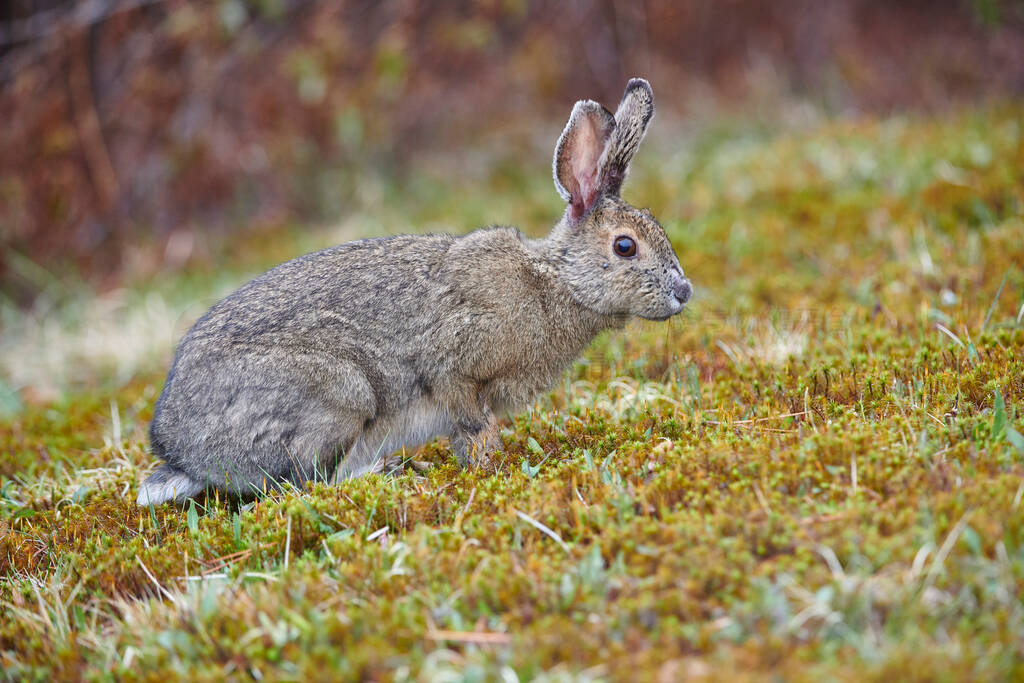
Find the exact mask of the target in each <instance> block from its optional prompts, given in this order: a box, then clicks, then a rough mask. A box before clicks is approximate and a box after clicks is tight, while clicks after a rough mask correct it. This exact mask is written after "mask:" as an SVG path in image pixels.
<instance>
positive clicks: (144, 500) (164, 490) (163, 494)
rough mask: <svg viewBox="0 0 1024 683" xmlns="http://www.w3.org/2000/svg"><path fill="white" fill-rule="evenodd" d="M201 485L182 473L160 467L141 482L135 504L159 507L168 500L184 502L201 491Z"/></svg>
mask: <svg viewBox="0 0 1024 683" xmlns="http://www.w3.org/2000/svg"><path fill="white" fill-rule="evenodd" d="M203 488H204V487H203V485H202V484H199V483H198V482H196V481H193V480H192V479H191V478H190V477H189V476H188V475H187V474H185V473H184V472H179V471H177V470H172V469H170V468H169V467H167V466H166V465H162V466H161V467H159V468H157V470H156V471H155V472H154V473H153V474H151V475H150V476H149V478H148V479H146V481H144V482H142V487H141V488H140V489H139V497H138V498H137V499H136V502H137V503H138V504H139V505H142V506H148V505H160V504H161V503H166V502H167V501H169V500H184V499H186V498H191V497H192V496H196V495H198V494H200V493H202V491H203Z"/></svg>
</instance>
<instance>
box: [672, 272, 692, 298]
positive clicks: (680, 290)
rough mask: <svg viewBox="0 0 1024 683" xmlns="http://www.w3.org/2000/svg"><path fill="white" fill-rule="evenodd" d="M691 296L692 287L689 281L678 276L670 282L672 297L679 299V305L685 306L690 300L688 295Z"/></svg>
mask: <svg viewBox="0 0 1024 683" xmlns="http://www.w3.org/2000/svg"><path fill="white" fill-rule="evenodd" d="M691 294H693V286H692V285H691V284H690V281H689V280H687V279H686V278H685V277H683V276H682V275H679V276H677V277H675V278H673V280H672V295H673V296H674V297H675V298H677V299H679V303H683V304H685V303H686V302H687V301H689V300H690V295H691Z"/></svg>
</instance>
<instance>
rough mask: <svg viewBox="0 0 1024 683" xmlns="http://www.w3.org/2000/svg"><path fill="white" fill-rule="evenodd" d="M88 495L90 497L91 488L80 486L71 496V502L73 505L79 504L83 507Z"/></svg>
mask: <svg viewBox="0 0 1024 683" xmlns="http://www.w3.org/2000/svg"><path fill="white" fill-rule="evenodd" d="M88 495H89V487H88V486H79V487H78V490H77V491H75V492H74V493H73V494H72V495H71V501H72V502H73V503H77V504H78V505H81V504H82V502H83V501H84V500H85V497H86V496H88Z"/></svg>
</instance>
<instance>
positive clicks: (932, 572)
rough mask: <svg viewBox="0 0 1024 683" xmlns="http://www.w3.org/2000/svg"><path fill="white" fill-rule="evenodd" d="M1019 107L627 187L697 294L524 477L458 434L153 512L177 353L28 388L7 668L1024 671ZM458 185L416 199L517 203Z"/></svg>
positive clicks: (841, 134)
mask: <svg viewBox="0 0 1024 683" xmlns="http://www.w3.org/2000/svg"><path fill="white" fill-rule="evenodd" d="M1022 113H1024V111H1022V110H1021V108H1020V106H1019V105H1004V106H999V107H994V108H990V109H987V110H983V111H978V112H965V113H961V114H958V115H951V116H948V117H945V118H939V119H930V120H926V119H913V120H911V119H900V118H893V119H887V120H881V121H872V120H865V121H858V122H830V123H825V124H823V125H821V126H820V127H817V128H814V129H811V130H807V131H802V132H799V133H792V134H780V135H778V136H776V137H774V138H772V137H765V136H764V135H762V134H759V135H757V136H752V137H742V136H739V137H737V138H735V139H729V140H726V139H722V138H721V137H714V136H710V135H709V137H708V139H707V140H706V141H703V142H702V143H700V144H698V145H696V146H695V148H694V158H693V160H692V163H691V164H690V167H689V168H686V169H680V168H679V167H678V164H677V163H676V162H675V161H670V160H666V159H659V158H658V157H657V156H656V154H655V153H654V152H653V151H652V152H651V157H650V158H648V159H646V161H647V165H646V166H644V167H641V168H639V169H637V171H636V173H635V180H634V182H633V183H632V185H630V186H629V188H627V196H628V198H630V199H631V200H632V201H634V202H635V203H637V204H639V205H650V206H652V208H654V209H655V211H656V213H658V214H659V215H660V216H661V217H662V219H663V220H664V222H665V225H666V227H667V229H668V230H669V233H670V236H671V238H672V239H673V241H674V243H675V245H676V247H677V251H678V253H679V255H680V260H681V262H682V263H683V265H684V267H685V268H686V270H687V273H688V274H689V275H690V276H691V278H692V279H693V280H694V281H695V283H696V286H697V292H698V294H697V297H696V299H695V301H694V302H693V304H692V306H691V308H690V310H689V312H688V313H687V314H686V316H685V319H683V320H674V321H672V322H669V323H666V324H661V325H656V324H647V323H636V324H633V325H631V326H630V327H628V328H627V329H626V330H625V331H623V332H620V333H614V334H608V335H605V336H603V337H602V338H600V339H599V340H598V342H597V343H596V344H595V345H594V346H593V347H592V348H591V349H590V350H589V351H588V352H587V354H586V356H585V358H584V359H583V360H582V361H581V362H580V363H579V364H577V365H576V367H574V368H573V370H572V371H571V372H570V373H569V375H568V376H567V377H566V379H565V382H564V384H563V386H561V387H559V388H558V389H557V390H555V391H554V392H552V393H551V394H550V395H549V396H545V397H543V398H542V399H541V400H540V401H538V403H537V405H536V406H535V407H534V408H533V409H532V410H531V411H528V412H526V413H523V414H521V415H517V416H513V417H512V418H511V419H510V420H508V421H507V423H506V424H505V430H504V433H503V438H504V441H505V457H504V460H503V461H502V463H501V466H500V468H499V471H498V472H497V473H495V474H488V475H483V474H480V473H476V472H463V471H460V470H459V469H458V468H457V467H456V466H455V464H454V463H453V461H452V458H451V457H450V455H449V454H448V451H447V448H446V445H445V444H444V443H443V442H438V443H434V444H429V445H427V446H425V447H424V448H423V449H421V450H420V452H419V453H417V454H416V457H417V458H418V459H425V460H428V461H431V462H433V463H434V467H433V468H432V469H431V470H430V472H429V473H427V474H426V475H425V476H413V475H412V474H406V475H402V476H398V477H393V478H387V477H377V476H371V477H366V478H364V479H361V480H357V481H352V482H346V483H345V484H342V485H340V486H338V487H329V486H325V485H322V484H317V485H312V486H310V487H308V488H307V489H306V490H303V491H288V492H284V493H274V494H270V495H268V496H266V497H264V498H262V499H260V500H258V501H254V502H252V503H250V504H246V505H242V506H238V505H233V504H229V503H227V502H224V501H219V500H207V501H200V502H201V503H202V504H201V505H196V506H195V507H194V508H192V509H186V510H180V509H177V508H174V507H173V506H165V507H161V508H157V509H154V510H149V509H140V508H138V507H136V506H135V504H134V503H133V502H132V501H133V500H134V494H135V490H136V487H137V484H138V482H139V481H140V480H141V478H142V476H144V474H145V472H146V469H145V468H146V467H148V466H149V465H150V464H151V462H152V458H151V457H150V456H149V455H148V454H147V453H146V450H145V449H146V442H145V432H144V429H145V426H146V423H147V421H148V420H149V418H150V417H151V414H152V404H153V401H154V400H155V397H156V395H157V392H158V390H159V386H160V381H161V375H160V369H159V368H153V367H148V368H143V369H142V370H141V371H140V374H138V375H137V377H138V378H137V379H135V380H133V381H132V382H131V383H129V384H127V385H125V386H121V387H115V388H113V389H109V390H91V391H84V390H79V391H77V392H72V393H70V394H68V396H67V397H66V398H64V399H62V400H60V401H57V402H50V403H46V402H39V401H35V402H33V401H31V400H30V401H29V402H28V403H29V405H28V407H26V408H25V409H24V410H22V411H21V412H20V413H19V414H18V415H16V416H15V417H13V418H9V419H8V421H7V422H5V423H3V425H2V427H0V451H2V452H3V458H2V459H0V477H2V482H3V483H2V489H0V491H2V495H0V577H2V578H0V605H2V607H3V613H4V619H3V620H2V622H0V662H2V664H3V669H4V672H5V674H6V675H8V676H9V677H13V678H19V677H20V678H27V679H32V678H40V679H41V678H51V677H52V678H75V677H82V676H85V677H90V678H109V677H140V678H141V677H146V678H158V677H167V676H174V675H175V674H176V673H180V672H181V671H184V670H188V671H189V672H190V675H191V677H194V678H197V679H203V678H208V679H211V680H212V679H220V678H224V677H232V676H257V675H263V676H264V677H270V678H283V679H295V678H318V677H322V676H323V675H325V672H330V675H331V676H332V677H339V678H384V679H392V678H403V677H407V676H409V677H417V676H420V675H421V676H423V677H425V678H428V677H431V676H442V675H445V674H446V672H461V673H462V674H464V675H465V677H467V678H472V677H477V678H480V679H487V678H496V677H498V676H500V675H501V672H502V671H503V670H505V669H511V670H513V671H515V672H517V673H518V674H519V675H520V677H521V678H529V677H533V676H536V675H539V674H541V673H542V672H552V673H558V672H562V673H567V672H568V673H575V674H579V675H580V677H582V678H586V677H587V676H591V677H608V678H611V679H633V678H645V679H653V678H658V677H659V676H660V677H662V678H665V679H677V678H683V677H686V676H695V675H699V674H702V673H704V674H713V675H714V677H716V678H735V679H738V680H742V679H743V678H744V677H748V676H749V677H763V676H764V675H767V674H777V675H779V676H782V677H783V678H786V679H794V680H818V679H820V678H822V677H829V678H834V679H842V680H865V679H868V680H871V679H877V680H893V679H900V680H904V679H906V680H964V679H974V678H989V679H993V678H997V679H1013V678H1015V677H1021V676H1022V675H1024V669H1022V661H1024V658H1022V656H1021V651H1020V647H1019V646H1020V642H1022V639H1024V608H1022V607H1021V604H1022V598H1024V595H1022V594H1021V588H1020V587H1021V586H1022V585H1024V513H1022V512H1021V511H1022V510H1024V501H1022V494H1024V485H1022V481H1024V479H1022V474H1024V452H1022V451H1021V449H1020V442H1019V441H1017V442H1015V441H1014V439H1013V438H1012V436H1011V435H1010V431H1009V430H1016V431H1017V432H1020V431H1024V422H1022V414H1024V408H1022V407H1024V379H1022V378H1024V331H1022V330H1021V322H1020V320H1019V315H1020V314H1019V311H1020V310H1021V306H1022V301H1024V269H1022V268H1021V265H1020V264H1021V263H1024V240H1022V239H1021V235H1022V234H1024V229H1022V228H1024V225H1022V221H1021V207H1022V206H1024V190H1022V188H1024V182H1022V181H1024V177H1022V173H1024V172H1022V170H1021V169H1024V156H1022V150H1024V146H1022V145H1021V142H1020V136H1021V135H1022V134H1024V132H1022V131H1021V130H1020V128H1019V122H1020V120H1021V115H1022ZM477 182H478V184H479V187H476V188H475V189H478V190H479V193H480V195H481V196H483V195H485V194H486V187H485V184H486V183H487V182H489V181H487V180H479V181H477ZM495 182H500V183H501V188H502V193H503V196H505V197H508V196H509V195H510V194H511V195H513V196H512V198H511V199H509V200H508V201H509V205H510V206H512V205H518V207H519V208H518V209H516V210H515V211H514V212H513V213H516V215H517V216H537V215H541V214H542V213H543V212H542V211H541V210H540V208H539V206H540V205H538V204H537V203H536V202H537V201H541V200H536V199H534V195H533V193H534V192H535V191H538V192H540V191H539V190H537V188H536V187H532V186H531V187H529V188H525V187H524V188H518V186H513V185H512V184H510V183H512V180H510V179H509V178H508V177H504V176H502V177H498V178H497V179H496V180H495ZM435 189H437V191H436V192H433V191H432V192H427V193H422V194H423V196H418V195H417V196H416V197H414V198H412V199H411V200H410V204H409V206H408V207H407V215H404V216H399V217H398V219H401V220H398V219H396V222H400V223H403V224H404V223H405V222H412V223H415V222H416V221H417V220H420V219H424V217H428V218H429V217H433V218H434V219H435V220H436V219H440V218H441V217H445V218H446V220H448V222H450V223H456V224H458V223H460V222H461V220H462V219H465V220H467V221H468V220H470V219H475V217H476V213H477V212H482V211H483V210H484V208H486V207H483V206H476V205H474V206H473V207H471V210H467V211H466V212H463V213H460V207H461V206H462V205H461V204H460V199H461V197H462V196H463V195H464V194H465V191H464V190H462V189H460V191H459V192H455V190H454V189H450V190H444V189H443V188H435ZM545 189H546V188H545ZM517 191H518V192H521V194H520V195H515V193H516V192H517ZM446 192H447V193H448V194H446ZM531 202H533V203H531ZM523 206H525V207H526V208H523ZM289 239H292V240H294V238H289ZM254 258H255V257H254ZM192 277H194V276H193V275H186V276H183V277H182V281H183V282H184V281H185V279H186V278H192ZM198 281H199V282H202V281H203V280H202V278H201V277H200V278H199V280H198ZM171 284H173V282H172V283H171ZM212 286H213V285H211V287H212ZM188 287H190V288H196V287H201V285H197V284H196V283H195V282H193V281H191V280H190V281H189V284H188ZM940 325H941V328H940V327H939V326H940ZM111 401H113V402H114V405H115V407H116V408H117V411H116V415H117V423H118V428H117V429H115V428H114V417H113V414H112V411H111ZM524 461H525V462H527V463H528V464H529V465H530V466H531V467H533V468H536V467H537V466H538V465H539V469H538V470H536V471H534V470H532V469H530V468H525V469H524V467H523V463H524ZM525 472H529V474H527V473H525ZM541 526H542V527H543V529H544V530H541V528H540V527H541ZM555 537H557V539H558V540H556V539H555ZM481 634H483V635H481ZM83 672H84V673H83Z"/></svg>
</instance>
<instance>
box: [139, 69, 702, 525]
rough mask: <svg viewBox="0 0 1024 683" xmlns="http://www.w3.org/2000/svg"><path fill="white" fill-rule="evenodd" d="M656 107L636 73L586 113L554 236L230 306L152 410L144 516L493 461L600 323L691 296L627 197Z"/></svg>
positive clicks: (662, 312)
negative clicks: (446, 456) (611, 107)
mask: <svg viewBox="0 0 1024 683" xmlns="http://www.w3.org/2000/svg"><path fill="white" fill-rule="evenodd" d="M653 114H654V97H653V94H652V92H651V87H650V85H649V84H648V83H647V81H645V80H642V79H639V78H635V79H633V80H631V81H630V82H629V84H628V85H627V86H626V92H625V95H624V96H623V98H622V102H621V103H620V104H619V108H618V110H617V111H616V113H615V114H614V115H612V113H611V112H609V111H608V110H607V109H605V108H604V107H602V106H601V105H600V104H597V103H596V102H592V101H589V100H588V101H581V102H577V103H576V106H575V107H573V110H572V114H571V116H570V117H569V122H568V124H567V125H566V127H565V130H563V131H562V135H561V137H559V139H558V144H557V145H556V147H555V157H554V178H555V187H556V188H557V190H558V192H559V193H560V194H561V195H562V197H563V198H564V199H565V201H566V210H565V214H564V215H563V216H562V219H561V220H560V221H559V222H558V224H557V225H555V227H554V228H553V229H552V231H551V234H550V235H548V237H547V238H545V239H540V240H531V239H527V238H526V237H524V236H523V235H522V233H520V232H519V231H518V230H516V229H515V228H509V227H495V228H485V229H482V230H477V231H475V232H471V233H469V234H468V235H464V236H461V237H454V236H451V235H420V236H401V237H389V238H382V239H368V240H360V241H357V242H350V243H348V244H342V245H340V246H337V247H333V248H331V249H325V250H324V251H320V252H316V253H314V254H307V255H306V256H302V257H300V258H297V259H295V260H293V261H289V262H288V263H285V264H282V265H280V266H278V267H277V268H274V269H273V270H271V271H269V272H267V273H265V274H263V275H261V276H260V277H258V278H256V279H255V280H252V281H251V282H249V283H247V284H246V285H244V286H243V287H242V288H241V289H239V290H238V291H236V292H235V293H233V294H231V295H230V296H228V297H227V298H225V299H224V300H222V301H221V302H220V303H218V304H216V305H215V306H214V307H213V308H211V309H210V310H209V311H208V312H207V313H206V314H205V315H204V316H203V317H202V318H200V319H199V321H198V322H197V323H196V324H195V325H194V326H193V327H192V329H191V330H189V332H188V334H186V335H185V337H184V339H182V341H181V344H180V345H179V347H178V351H177V355H176V356H175V359H174V364H173V366H172V367H171V371H170V373H169V374H168V376H167V383H166V385H165V386H164V390H163V393H162V394H161V395H160V399H159V400H158V401H157V404H156V413H155V415H154V417H153V424H152V426H151V427H150V437H151V442H152V447H153V452H154V453H156V454H157V455H158V456H160V457H161V458H163V460H164V463H163V464H162V465H160V467H158V468H157V469H156V471H155V472H153V474H152V475H150V477H149V478H148V479H147V480H146V481H145V483H143V485H142V488H141V489H140V491H139V498H138V502H139V504H142V505H145V504H156V503H162V502H164V501H167V500H172V499H177V500H182V499H185V498H189V497H192V496H195V495H197V494H198V493H200V492H202V491H203V490H204V489H207V488H212V489H219V490H221V491H224V492H226V493H229V494H232V495H237V496H243V497H244V496H246V495H250V494H252V493H253V492H254V491H257V490H263V489H264V488H266V487H268V486H274V485H275V484H276V483H278V482H282V481H286V480H287V481H291V482H294V483H296V484H300V485H301V484H302V483H304V482H306V481H308V480H311V479H320V480H323V479H325V478H331V479H334V480H336V479H339V478H345V477H356V476H359V475H361V474H364V473H367V472H372V471H381V470H382V469H386V468H390V467H392V466H394V465H395V460H394V458H393V457H392V454H393V453H395V452H396V451H398V450H399V449H401V448H402V447H404V446H416V445H419V444H422V443H424V442H426V441H428V440H430V439H432V438H434V437H435V436H439V435H446V436H449V437H450V438H451V444H452V449H453V450H454V452H455V456H456V458H458V461H459V463H461V464H462V465H469V466H485V467H486V466H489V463H490V462H491V457H492V456H493V454H494V453H495V452H497V451H498V450H500V448H501V440H500V438H499V434H498V427H497V422H496V417H495V416H496V415H499V414H502V413H504V412H507V411H510V410H517V409H521V408H522V407H524V406H526V405H528V404H529V403H530V402H531V401H532V400H533V399H534V397H535V396H536V395H537V394H538V393H539V392H543V391H546V390H548V389H549V388H550V387H551V386H552V385H553V384H555V383H556V382H557V381H558V379H559V377H560V376H561V374H562V373H563V372H564V371H565V369H566V367H568V366H569V364H570V363H572V361H573V360H574V359H575V358H576V357H577V356H578V355H579V353H580V352H581V351H582V350H583V349H584V348H585V347H586V346H587V345H588V344H589V343H590V342H591V340H592V339H593V338H594V336H595V335H597V334H598V333H599V332H601V331H602V330H604V329H608V328H610V327H617V326H621V325H623V324H625V322H626V321H627V320H628V319H629V318H630V317H632V316H639V317H642V318H648V319H651V320H665V319H667V318H669V317H671V316H673V315H675V314H676V313H679V312H680V311H681V310H682V309H683V306H684V305H685V304H686V301H687V300H688V299H689V298H690V291H691V290H690V283H689V281H687V280H686V278H685V277H684V276H683V271H682V268H680V266H679V261H678V260H677V259H676V255H675V253H674V252H673V250H672V246H671V244H669V241H668V238H667V237H666V236H665V231H664V230H663V229H662V227H661V226H660V225H659V224H658V222H657V221H656V220H655V219H654V217H653V216H651V214H650V213H648V212H647V211H643V210H639V209H636V208H633V207H632V206H630V205H629V204H627V203H626V202H624V201H623V200H622V199H620V197H619V190H620V188H621V187H622V183H623V181H624V180H625V178H626V174H627V172H628V170H629V162H630V160H631V159H632V157H633V154H634V153H635V152H636V150H637V148H638V146H639V145H640V142H641V140H642V139H643V137H644V134H645V132H646V130H647V125H648V123H649V122H650V120H651V117H652V116H653Z"/></svg>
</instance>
